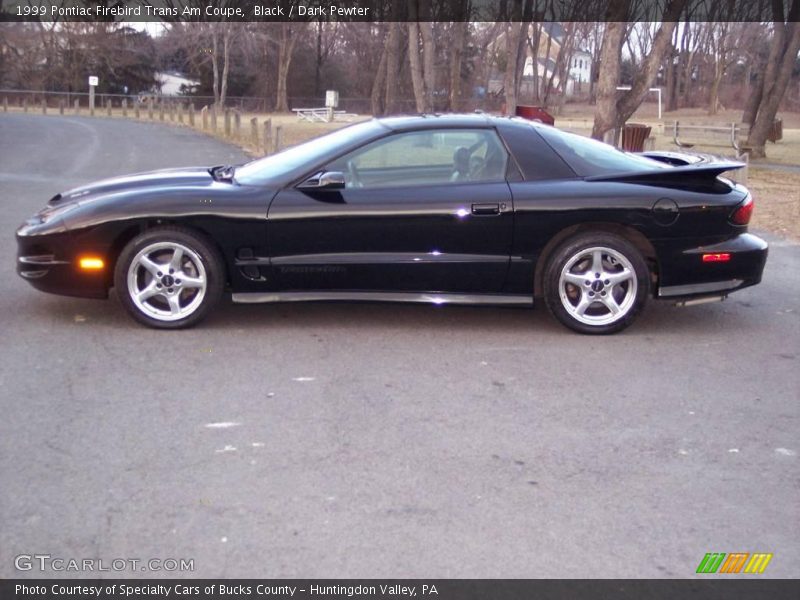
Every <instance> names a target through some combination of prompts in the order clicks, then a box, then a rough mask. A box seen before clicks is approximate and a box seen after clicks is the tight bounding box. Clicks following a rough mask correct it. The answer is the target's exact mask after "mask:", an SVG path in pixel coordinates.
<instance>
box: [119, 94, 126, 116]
mask: <svg viewBox="0 0 800 600" xmlns="http://www.w3.org/2000/svg"><path fill="white" fill-rule="evenodd" d="M120 104H121V105H122V116H123V117H127V116H128V99H127V98H123V99H122V102H121V103H120Z"/></svg>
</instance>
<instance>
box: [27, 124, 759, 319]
mask: <svg viewBox="0 0 800 600" xmlns="http://www.w3.org/2000/svg"><path fill="white" fill-rule="evenodd" d="M652 156H653V157H652V158H648V157H646V156H642V155H638V154H630V153H625V152H621V151H618V150H616V149H614V148H613V147H611V146H608V145H606V144H602V143H600V142H597V141H594V140H591V139H587V138H584V137H581V136H578V135H573V134H570V133H565V132H562V131H559V130H558V129H555V128H553V127H550V126H547V125H542V124H537V123H532V122H530V121H525V120H522V119H519V118H507V117H493V116H488V115H484V114H471V115H430V116H408V117H393V118H386V119H372V120H369V121H364V122H360V123H356V124H354V125H350V126H348V127H344V128H342V129H339V130H337V131H334V132H332V133H329V134H327V135H324V136H322V137H319V138H316V139H313V140H311V141H309V142H306V143H303V144H299V145H297V146H293V147H291V148H288V149H287V150H284V151H283V152H279V153H277V154H274V155H271V156H267V157H266V158H262V159H260V160H255V161H253V162H250V163H247V164H244V165H240V166H218V167H213V168H186V169H169V170H161V171H154V172H150V173H143V174H139V175H132V176H129V177H118V178H114V179H107V180H105V181H100V182H97V183H93V184H90V185H87V186H84V187H80V188H77V189H74V190H71V191H68V192H64V193H62V194H57V195H56V196H55V197H53V198H52V199H51V200H50V201H49V202H48V203H47V206H46V207H45V208H44V209H42V210H41V211H40V212H39V213H37V214H36V215H34V216H33V217H31V218H30V219H29V220H28V221H27V222H25V223H24V224H23V225H22V226H21V227H20V228H19V230H18V231H17V242H18V260H17V271H18V273H19V274H20V275H21V276H22V277H24V278H25V279H26V280H28V282H30V283H31V285H33V286H34V287H35V288H37V289H40V290H43V291H46V292H53V293H56V294H66V295H71V296H83V297H91V298H105V297H107V296H108V292H109V289H110V288H111V287H115V288H116V293H117V296H118V297H119V299H120V301H121V302H122V304H123V306H124V307H125V308H126V309H127V310H128V312H129V313H130V314H131V315H132V316H133V318H134V319H136V320H137V321H139V322H140V323H143V324H145V325H149V326H152V327H158V328H164V329H174V328H180V327H188V326H191V325H194V324H196V323H198V322H199V321H200V320H201V319H203V318H204V317H205V316H206V315H207V314H208V313H209V311H211V309H212V308H213V307H214V305H215V304H216V303H217V302H218V301H219V300H220V297H221V296H222V294H223V293H225V292H226V290H227V291H229V292H230V293H231V294H232V299H233V301H234V302H248V303H250V302H286V301H314V300H317V301H319V300H349V301H396V302H429V303H433V304H448V303H453V304H487V305H521V306H524V305H527V306H530V305H532V304H533V302H534V299H535V298H542V299H543V300H544V302H545V303H546V304H547V306H548V308H549V309H550V311H551V312H552V313H553V315H555V317H556V318H557V319H558V320H559V321H561V323H563V324H564V325H566V326H567V327H570V328H571V329H573V330H575V331H579V332H581V333H599V334H604V333H614V332H617V331H620V330H622V329H624V328H625V327H627V326H628V325H630V324H631V323H632V322H633V320H634V319H635V318H636V316H637V314H639V313H640V312H641V310H642V308H643V307H644V305H645V302H646V301H647V299H648V298H649V297H650V296H654V297H656V298H662V299H669V300H672V301H674V302H676V303H678V304H693V303H698V302H705V301H710V300H715V299H721V298H724V297H725V296H726V295H727V294H729V293H730V292H733V291H735V290H739V289H742V288H744V287H747V286H751V285H754V284H756V283H758V282H759V281H760V280H761V275H762V272H763V269H764V264H765V262H766V259H767V244H766V243H765V242H764V241H763V240H761V239H760V238H758V237H756V236H754V235H752V234H750V233H748V232H747V225H748V222H749V221H750V215H751V214H752V211H753V199H752V197H751V195H750V193H749V192H748V191H747V189H745V188H744V187H742V186H741V185H739V184H736V183H734V182H732V181H730V180H728V179H725V178H724V177H722V176H721V174H722V173H723V172H725V171H728V170H731V169H736V168H739V167H741V166H742V165H741V164H739V163H731V162H715V161H708V160H705V161H702V160H701V161H695V160H694V159H692V158H691V157H685V158H681V156H682V155H675V154H670V153H663V154H661V155H659V154H658V153H655V154H653V155H652Z"/></svg>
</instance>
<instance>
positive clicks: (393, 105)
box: [383, 21, 400, 115]
mask: <svg viewBox="0 0 800 600" xmlns="http://www.w3.org/2000/svg"><path fill="white" fill-rule="evenodd" d="M399 80H400V23H398V22H397V21H392V22H391V23H389V37H388V38H387V40H386V98H385V100H384V103H383V108H384V110H385V111H386V114H390V115H391V114H394V113H396V112H397V87H398V84H399Z"/></svg>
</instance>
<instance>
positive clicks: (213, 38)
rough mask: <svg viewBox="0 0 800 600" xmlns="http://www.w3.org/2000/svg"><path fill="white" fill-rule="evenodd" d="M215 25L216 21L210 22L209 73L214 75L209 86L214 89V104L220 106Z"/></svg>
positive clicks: (217, 46)
mask: <svg viewBox="0 0 800 600" xmlns="http://www.w3.org/2000/svg"><path fill="white" fill-rule="evenodd" d="M215 25H216V23H212V24H211V26H212V27H214V30H213V31H212V32H211V74H212V76H213V77H214V81H213V82H212V83H211V87H212V89H213V90H214V105H215V106H217V107H218V108H221V107H222V105H221V104H220V103H219V38H218V37H217V31H216V27H215Z"/></svg>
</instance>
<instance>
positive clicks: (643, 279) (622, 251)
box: [543, 232, 650, 335]
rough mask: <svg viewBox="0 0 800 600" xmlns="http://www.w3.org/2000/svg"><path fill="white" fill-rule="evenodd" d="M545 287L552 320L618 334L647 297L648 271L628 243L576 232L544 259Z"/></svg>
mask: <svg viewBox="0 0 800 600" xmlns="http://www.w3.org/2000/svg"><path fill="white" fill-rule="evenodd" d="M598 256H599V260H600V263H599V264H600V268H599V269H598V268H597V265H598V263H597V262H595V261H596V259H597V257H598ZM598 275H599V277H598ZM562 276H563V279H562ZM543 283H544V298H545V302H546V304H547V308H548V309H549V310H550V312H551V313H552V314H553V316H555V317H556V319H558V320H559V321H561V323H562V324H564V325H566V326H567V327H569V328H570V329H572V330H574V331H577V332H579V333H586V334H597V335H606V334H610V333H617V332H618V331H622V330H623V329H625V328H626V327H628V326H629V325H630V324H631V323H633V321H634V320H635V319H636V317H637V316H638V315H639V313H640V312H641V311H642V309H643V308H644V305H645V304H646V302H647V298H648V296H649V294H650V272H649V270H648V268H647V263H646V262H645V260H644V258H643V257H642V254H641V253H640V252H639V250H637V249H636V247H635V246H634V245H633V244H631V243H630V242H629V241H627V240H626V239H624V238H621V237H619V236H616V235H613V234H610V233H604V232H595V233H582V234H578V235H576V236H574V237H572V238H569V239H567V240H566V241H565V242H564V243H562V244H561V245H560V246H559V247H558V248H557V249H556V250H555V251H554V252H553V254H552V255H551V256H550V257H549V260H548V261H547V265H546V267H545V272H544V280H543ZM615 309H617V311H618V312H615ZM581 311H583V312H581Z"/></svg>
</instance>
